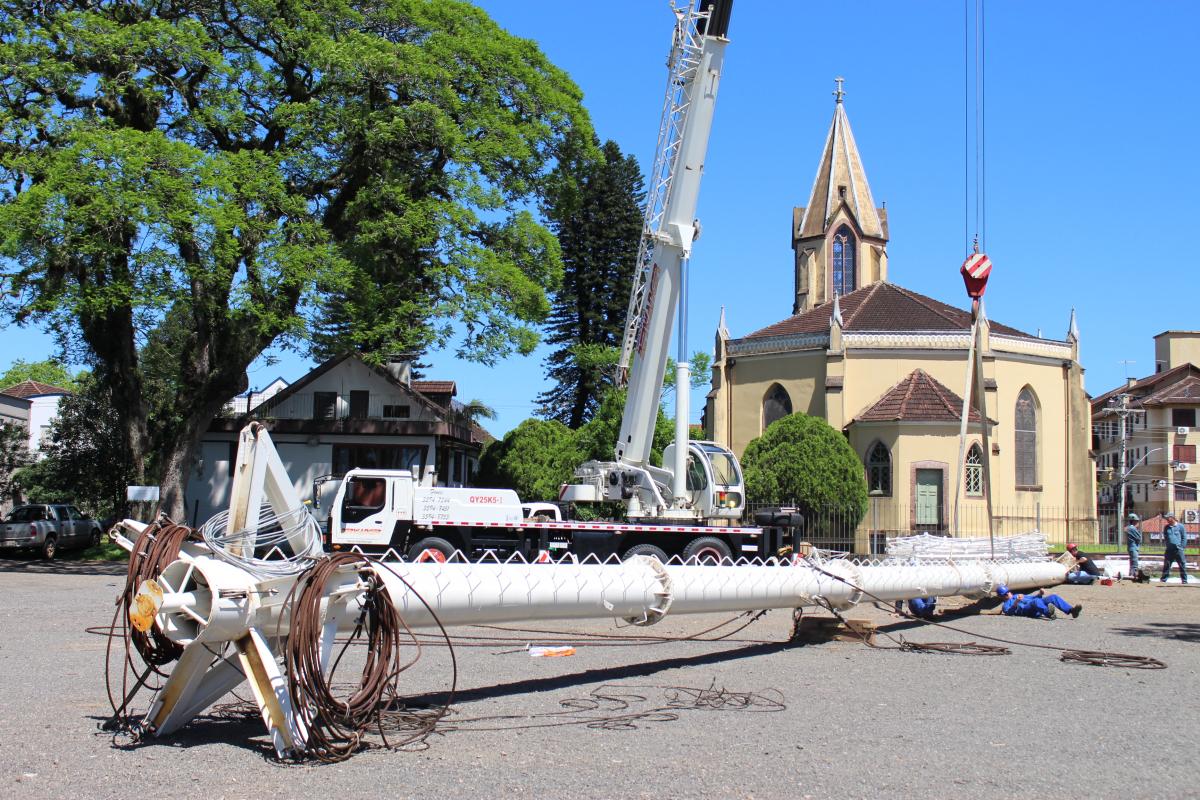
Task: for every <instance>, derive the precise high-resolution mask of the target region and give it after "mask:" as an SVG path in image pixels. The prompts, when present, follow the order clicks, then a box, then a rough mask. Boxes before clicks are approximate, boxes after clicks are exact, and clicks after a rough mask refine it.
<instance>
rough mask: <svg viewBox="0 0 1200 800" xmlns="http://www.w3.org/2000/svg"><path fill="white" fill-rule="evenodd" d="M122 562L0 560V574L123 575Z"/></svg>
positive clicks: (125, 565) (125, 568)
mask: <svg viewBox="0 0 1200 800" xmlns="http://www.w3.org/2000/svg"><path fill="white" fill-rule="evenodd" d="M127 570H128V565H127V564H126V562H124V561H70V560H64V559H54V560H53V561H47V560H46V559H44V558H0V572H26V573H30V574H34V575H124V574H125V573H126V571H127Z"/></svg>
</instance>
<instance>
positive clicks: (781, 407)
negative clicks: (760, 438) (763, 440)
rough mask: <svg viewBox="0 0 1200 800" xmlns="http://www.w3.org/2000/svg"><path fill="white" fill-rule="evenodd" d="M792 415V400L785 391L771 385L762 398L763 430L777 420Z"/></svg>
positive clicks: (777, 385) (775, 384) (780, 387)
mask: <svg viewBox="0 0 1200 800" xmlns="http://www.w3.org/2000/svg"><path fill="white" fill-rule="evenodd" d="M791 413H792V398H791V397H790V396H789V395H788V393H787V390H786V389H784V388H783V387H782V386H780V385H779V384H778V383H773V384H771V388H770V389H768V390H767V393H766V395H765V396H764V397H763V415H762V416H763V430H766V429H767V427H768V426H769V425H770V424H771V423H772V422H774V421H775V420H777V419H782V418H783V417H786V416H788V415H789V414H791Z"/></svg>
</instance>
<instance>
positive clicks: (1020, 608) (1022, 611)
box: [996, 584, 1083, 619]
mask: <svg viewBox="0 0 1200 800" xmlns="http://www.w3.org/2000/svg"><path fill="white" fill-rule="evenodd" d="M996 595H997V596H999V598H1000V599H1001V600H1003V601H1004V605H1003V606H1001V611H1002V612H1003V613H1004V614H1006V615H1008V616H1010V617H1032V618H1034V619H1041V618H1045V619H1054V617H1055V616H1056V613H1055V612H1056V610H1057V611H1062V612H1064V613H1066V614H1070V615H1071V616H1072V617H1075V618H1078V617H1079V612H1081V611H1083V606H1082V605H1080V604H1076V605H1071V604H1070V603H1068V602H1067V601H1066V600H1064V599H1062V598H1061V597H1059V596H1058V595H1056V594H1045V593H1044V592H1043V591H1042V590H1041V589H1038V590H1037V591H1036V592H1034V593H1033V594H1015V593H1014V592H1012V591H1010V590H1009V588H1008V587H1007V586H1005V585H1004V584H1001V585H999V586H997V587H996Z"/></svg>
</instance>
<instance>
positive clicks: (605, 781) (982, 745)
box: [0, 560, 1200, 800]
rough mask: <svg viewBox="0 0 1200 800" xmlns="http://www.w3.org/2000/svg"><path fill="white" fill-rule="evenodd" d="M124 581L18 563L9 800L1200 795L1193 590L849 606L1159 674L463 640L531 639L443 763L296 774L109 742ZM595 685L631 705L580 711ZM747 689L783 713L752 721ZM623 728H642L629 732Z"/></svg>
mask: <svg viewBox="0 0 1200 800" xmlns="http://www.w3.org/2000/svg"><path fill="white" fill-rule="evenodd" d="M121 569H122V568H121V567H120V566H117V567H113V566H104V565H92V564H86V563H75V564H66V563H59V564H56V565H53V566H49V567H48V566H46V565H44V564H43V563H41V562H35V561H29V560H18V561H0V675H3V676H4V677H3V684H2V686H3V688H2V689H0V742H3V753H4V758H3V766H0V797H3V798H73V797H80V798H108V797H112V798H137V797H151V798H175V797H179V798H196V797H203V798H206V799H208V800H218V798H243V797H244V798H251V797H253V798H264V797H282V798H291V797H296V798H309V797H311V798H338V800H341V799H342V798H357V797H387V798H401V797H422V798H426V797H438V798H455V797H470V798H485V797H495V796H515V797H521V798H529V800H536V799H537V798H564V797H614V798H615V797H622V798H623V797H653V798H687V797H759V798H765V797H781V798H783V797H786V798H810V797H811V798H843V797H851V798H853V797H864V798H866V797H871V798H880V797H884V798H887V797H919V798H960V797H973V798H1021V800H1024V799H1025V798H1041V797H1070V798H1081V797H1088V798H1108V797H1112V798H1118V797H1119V798H1131V797H1197V796H1200V783H1198V782H1197V771H1196V769H1195V763H1196V762H1195V752H1196V748H1197V746H1198V745H1200V742H1198V741H1197V740H1198V739H1200V736H1198V734H1200V724H1198V723H1197V720H1198V719H1200V714H1198V713H1197V712H1198V711H1200V699H1198V689H1200V682H1198V681H1197V671H1198V670H1200V620H1198V614H1197V612H1198V611H1200V591H1198V590H1197V589H1195V588H1193V587H1182V586H1158V585H1157V584H1154V585H1151V586H1134V585H1129V584H1121V585H1117V586H1112V587H1102V586H1092V587H1062V588H1061V589H1060V592H1061V593H1062V594H1063V595H1064V596H1066V597H1067V598H1068V599H1069V600H1071V601H1073V602H1082V603H1083V604H1084V606H1085V610H1084V612H1083V615H1082V616H1081V618H1080V619H1078V620H1071V619H1058V620H1055V621H1052V622H1051V621H1044V622H1043V621H1033V620H1027V619H1010V618H1006V617H1002V616H996V615H993V614H982V615H971V616H966V617H961V618H958V619H957V620H955V621H954V622H953V624H955V625H957V626H960V627H962V628H964V629H967V630H969V631H970V632H971V634H972V635H964V634H960V633H955V632H951V631H947V630H939V629H933V628H928V627H913V626H911V625H910V624H907V623H904V622H903V621H900V620H897V619H896V618H895V617H891V616H890V615H888V614H887V613H885V612H883V611H880V610H877V609H870V610H862V609H860V610H857V611H855V612H854V613H853V614H852V616H856V617H870V618H872V619H874V620H876V621H878V622H879V623H881V624H884V625H886V626H889V627H890V630H891V631H892V633H893V635H903V636H904V637H906V638H908V639H910V640H913V641H923V642H930V641H970V640H972V639H976V640H978V641H981V642H982V641H986V640H984V639H982V638H979V637H981V636H983V635H987V636H997V637H1002V638H1006V639H1012V640H1016V641H1020V642H1027V643H1031V644H1042V645H1053V646H1057V647H1068V648H1080V649H1088V650H1107V651H1116V652H1122V653H1130V654H1136V655H1144V656H1152V657H1155V658H1158V659H1161V660H1163V661H1165V662H1166V663H1167V665H1168V668H1167V669H1165V670H1157V671H1151V670H1137V669H1127V668H1101V667H1090V666H1083V665H1077V664H1067V663H1062V662H1060V661H1059V654H1058V653H1057V652H1055V651H1053V650H1044V649H1035V648H1031V647H1013V648H1012V649H1013V654H1012V655H1009V656H1000V657H968V656H958V655H938V654H924V655H922V654H915V653H906V652H900V651H897V650H872V649H868V648H867V647H865V646H864V645H862V644H860V643H849V642H828V643H822V644H815V645H812V644H810V645H805V646H796V645H788V644H787V643H786V640H787V639H788V634H789V632H790V629H791V619H790V617H789V615H788V614H787V613H784V612H778V611H775V612H771V613H770V614H767V615H766V616H765V617H763V618H762V619H760V620H759V621H757V622H755V623H753V624H752V625H750V626H749V627H747V628H746V629H745V630H742V631H741V632H739V633H736V634H734V635H733V636H731V637H730V639H729V640H726V641H721V642H696V641H688V642H683V641H675V642H668V643H663V644H640V643H639V644H637V645H636V646H623V647H591V646H589V647H583V646H581V647H579V648H578V651H577V654H576V655H574V656H571V657H566V658H530V657H529V656H528V655H527V654H526V653H524V652H515V653H504V652H503V651H506V650H512V649H514V648H519V647H521V646H523V645H524V644H525V643H527V642H529V643H533V644H546V643H552V642H553V641H554V640H555V638H556V637H552V636H549V635H546V634H531V633H513V632H499V631H495V630H484V629H479V628H464V629H458V630H455V631H454V633H455V634H456V635H458V636H462V637H466V636H496V637H504V638H511V639H512V640H513V641H506V642H500V641H496V642H484V644H486V645H487V646H484V647H467V646H465V645H466V644H467V643H468V642H472V643H475V644H479V643H480V642H479V641H478V640H467V639H461V640H460V644H461V645H463V646H460V647H458V648H457V649H456V651H455V655H456V657H457V660H458V688H459V694H458V697H457V699H456V700H455V702H454V706H453V710H454V713H453V714H452V715H451V717H449V718H448V720H447V721H446V723H444V727H443V729H442V730H441V732H439V733H437V734H435V735H434V736H432V737H431V738H430V739H429V740H428V741H427V743H426V745H425V746H424V747H422V748H419V749H415V750H410V751H402V752H396V751H386V750H381V749H376V750H372V751H369V752H365V753H362V754H360V755H358V756H356V757H355V758H353V759H352V760H351V761H349V762H347V763H343V764H338V765H328V766H327V765H302V766H282V765H279V764H277V763H274V762H273V761H272V759H271V757H270V754H271V752H272V751H271V748H270V744H269V740H268V739H267V737H266V736H265V734H264V733H263V730H262V727H261V723H260V722H259V721H258V720H257V719H254V718H250V717H247V716H243V715H239V714H236V713H235V714H214V715H209V716H206V717H203V718H201V719H198V720H196V721H194V722H193V723H192V724H191V725H189V726H187V728H185V729H184V730H183V731H182V732H180V733H179V734H178V735H175V736H172V737H169V738H166V739H163V740H154V741H152V742H150V743H147V744H141V745H137V746H128V745H127V743H126V742H124V741H123V740H121V739H116V740H114V738H113V737H112V736H111V735H110V734H105V733H101V732H99V731H98V730H97V726H98V723H100V722H101V721H102V720H103V719H104V718H105V716H106V715H107V714H108V713H109V707H108V703H107V700H106V698H105V689H104V675H103V663H104V647H105V643H106V640H105V638H103V637H100V636H96V635H92V634H88V633H86V632H85V631H84V628H86V627H88V626H95V625H107V623H108V621H109V619H110V617H111V613H112V611H111V609H112V607H113V606H112V603H113V600H114V598H115V596H116V593H117V592H118V590H119V588H120V585H121V583H122V573H121V571H120V570H121ZM944 604H945V605H951V604H952V603H949V602H947V603H944ZM725 619H726V618H725V617H680V618H676V619H670V618H668V619H667V620H664V621H663V622H662V623H661V624H660V625H658V626H656V627H655V628H652V629H646V630H636V631H631V630H629V629H623V630H617V629H616V628H615V626H614V625H613V624H612V623H611V622H599V621H598V622H593V623H586V624H582V623H571V624H562V625H559V624H545V623H543V625H542V626H540V627H546V628H548V629H549V628H553V629H555V630H569V631H571V632H572V637H571V638H573V640H574V641H576V642H578V643H580V644H584V643H586V642H588V641H589V638H588V637H587V636H584V635H583V634H585V633H604V634H614V633H616V634H630V633H632V634H635V635H651V634H654V635H659V636H674V637H677V636H687V635H694V634H696V633H697V632H699V631H702V630H704V629H706V628H709V627H711V626H714V625H717V624H719V623H721V622H723V621H724V620H725ZM727 630H729V628H722V629H720V631H718V632H724V631H727ZM709 635H712V634H709ZM881 642H882V643H884V644H886V643H887V640H886V639H882V640H881ZM449 676H450V668H449V659H448V653H447V651H446V649H445V648H444V647H441V648H438V647H431V648H427V649H426V651H425V654H424V656H423V658H422V660H421V662H420V664H419V665H418V666H417V667H416V668H415V669H414V670H412V671H411V672H409V673H406V674H405V676H404V687H405V689H406V690H407V691H409V692H411V694H412V696H414V697H416V698H417V701H423V700H424V701H428V700H431V699H436V696H435V695H433V694H430V693H436V692H439V691H441V690H444V689H445V688H446V687H447V685H448V682H449ZM601 687H606V688H601ZM613 687H616V688H615V689H614V688H613ZM663 687H689V688H692V689H709V688H713V689H721V690H725V692H726V696H725V702H724V703H723V704H722V703H717V704H715V705H717V706H719V707H715V708H697V707H695V704H687V705H690V707H686V708H673V707H672V699H673V698H678V697H680V696H681V695H679V694H678V693H677V692H673V691H672V690H671V689H669V688H663ZM242 691H243V694H245V696H249V694H248V692H245V687H243V690H242ZM597 692H599V694H600V695H603V696H605V697H613V696H621V697H623V698H624V699H623V701H617V700H607V701H604V700H601V701H599V707H598V708H596V709H594V710H580V709H575V710H572V709H570V708H564V706H563V703H564V702H569V701H572V700H574V699H578V698H589V697H591V698H592V699H595V696H596V694H595V693H597ZM682 696H683V697H690V696H694V695H687V694H684V695H682ZM747 696H758V699H760V700H761V701H762V702H764V703H767V705H760V706H753V705H752V706H750V707H749V708H744V707H740V706H739V705H738V703H737V702H736V701H737V700H739V699H744V698H746V697H747ZM638 698H644V700H643V699H638ZM230 699H231V700H232V698H230ZM142 702H145V699H143V701H142ZM622 703H623V704H624V705H623V704H622ZM771 703H774V705H772V704H771ZM564 712H565V713H564ZM647 712H648V713H647ZM546 715H552V716H546ZM621 715H633V717H634V718H633V719H629V720H626V721H624V722H623V723H617V722H616V721H614V720H613V719H612V718H613V717H617V716H621Z"/></svg>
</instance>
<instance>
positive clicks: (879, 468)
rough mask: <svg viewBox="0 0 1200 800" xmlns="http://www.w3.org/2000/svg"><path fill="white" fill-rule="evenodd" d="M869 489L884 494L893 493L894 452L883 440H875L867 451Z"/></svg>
mask: <svg viewBox="0 0 1200 800" xmlns="http://www.w3.org/2000/svg"><path fill="white" fill-rule="evenodd" d="M867 491H868V492H870V493H871V494H882V495H890V494H891V493H892V454H891V453H889V452H888V449H887V448H886V447H884V445H883V442H875V444H873V445H871V449H870V450H868V451H867Z"/></svg>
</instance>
